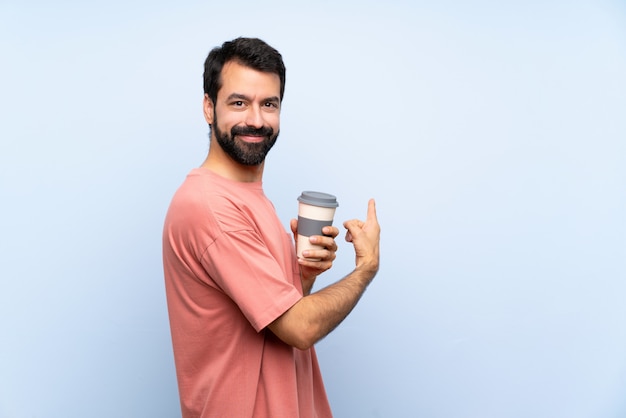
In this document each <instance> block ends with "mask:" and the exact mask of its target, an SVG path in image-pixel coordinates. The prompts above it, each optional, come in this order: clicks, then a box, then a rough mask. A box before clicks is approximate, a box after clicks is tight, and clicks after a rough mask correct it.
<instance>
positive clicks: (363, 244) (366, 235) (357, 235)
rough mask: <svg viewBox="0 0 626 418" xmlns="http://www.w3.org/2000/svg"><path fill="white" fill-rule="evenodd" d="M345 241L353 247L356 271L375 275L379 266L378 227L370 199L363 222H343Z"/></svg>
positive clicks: (354, 220) (374, 206) (356, 220)
mask: <svg viewBox="0 0 626 418" xmlns="http://www.w3.org/2000/svg"><path fill="white" fill-rule="evenodd" d="M343 226H344V227H345V228H346V229H347V230H348V231H347V232H346V241H348V242H351V243H352V245H354V253H355V257H356V260H355V264H356V269H357V270H359V269H364V270H365V271H368V272H371V273H373V274H376V272H377V271H378V265H379V259H380V255H379V243H380V226H379V225H378V219H377V217H376V202H375V201H374V199H370V201H369V202H368V206H367V218H366V220H365V222H363V221H360V220H358V219H352V220H349V221H345V222H344V223H343Z"/></svg>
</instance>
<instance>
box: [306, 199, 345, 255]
mask: <svg viewBox="0 0 626 418" xmlns="http://www.w3.org/2000/svg"><path fill="white" fill-rule="evenodd" d="M298 202H299V203H298V239H297V242H296V250H297V254H298V258H304V257H303V256H302V251H304V250H321V249H323V247H322V246H319V245H313V244H311V242H310V241H309V237H310V236H311V235H323V234H322V228H323V227H325V226H329V225H332V224H333V218H334V216H335V209H337V206H339V203H337V198H336V197H335V196H333V195H332V194H328V193H320V192H302V194H301V195H300V196H299V197H298ZM307 260H314V261H315V260H318V259H316V258H307Z"/></svg>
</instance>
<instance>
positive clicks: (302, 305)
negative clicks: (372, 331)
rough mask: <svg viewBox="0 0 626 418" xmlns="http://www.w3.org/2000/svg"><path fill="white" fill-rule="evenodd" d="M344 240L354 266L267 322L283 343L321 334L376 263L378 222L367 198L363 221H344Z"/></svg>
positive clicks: (300, 343) (355, 297) (352, 300)
mask: <svg viewBox="0 0 626 418" xmlns="http://www.w3.org/2000/svg"><path fill="white" fill-rule="evenodd" d="M343 225H344V227H345V228H346V229H347V230H348V231H347V233H346V241H348V242H352V244H353V245H354V251H355V257H356V261H355V264H356V267H355V269H354V270H353V271H352V273H350V274H348V275H347V276H346V277H344V278H343V279H341V280H340V281H338V282H336V283H334V284H332V285H330V286H327V287H325V288H324V289H322V290H319V291H317V292H315V293H312V294H309V295H308V296H305V297H303V298H302V299H300V300H299V301H298V302H297V303H296V304H295V305H293V306H292V307H291V308H290V309H289V310H288V311H286V312H285V313H284V314H282V315H281V316H280V317H278V318H277V319H276V320H275V321H274V322H272V323H271V324H270V325H269V328H270V330H271V331H272V332H273V333H274V334H276V336H278V337H279V338H280V339H281V340H283V341H284V342H285V343H287V344H289V345H292V346H294V347H296V348H299V349H301V350H305V349H307V348H309V347H311V346H312V345H313V344H315V343H316V342H318V341H319V340H321V339H322V338H324V337H325V336H326V335H328V333H330V332H331V331H332V330H333V329H335V327H336V326H337V325H339V324H340V323H341V321H343V320H344V319H345V318H346V316H348V314H349V313H350V312H351V311H352V309H353V308H354V307H355V306H356V304H357V302H358V301H359V299H360V298H361V295H363V292H365V289H366V288H367V286H368V285H369V284H370V282H371V281H372V279H373V278H374V276H375V275H376V273H377V272H378V266H379V258H380V256H379V242H380V226H379V225H378V219H377V218H376V205H375V202H374V200H373V199H371V200H370V201H369V204H368V209H367V219H366V221H365V222H363V221H360V220H358V219H353V220H350V221H346V222H344V224H343Z"/></svg>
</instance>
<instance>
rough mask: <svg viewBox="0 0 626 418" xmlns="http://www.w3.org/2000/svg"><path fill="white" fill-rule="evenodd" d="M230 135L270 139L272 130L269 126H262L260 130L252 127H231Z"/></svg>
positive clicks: (272, 133)
mask: <svg viewBox="0 0 626 418" xmlns="http://www.w3.org/2000/svg"><path fill="white" fill-rule="evenodd" d="M230 134H231V136H232V137H234V136H235V135H247V136H265V137H271V136H272V135H274V129H272V128H271V127H269V126H263V127H261V128H254V127H252V126H233V127H232V128H231V129H230Z"/></svg>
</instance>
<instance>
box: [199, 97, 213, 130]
mask: <svg viewBox="0 0 626 418" xmlns="http://www.w3.org/2000/svg"><path fill="white" fill-rule="evenodd" d="M213 106H214V105H213V100H211V99H210V98H209V95H208V94H205V95H204V100H203V101H202V107H203V108H204V119H205V120H206V122H207V123H208V124H209V125H212V124H213V115H214V110H215V109H214V107H213Z"/></svg>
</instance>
